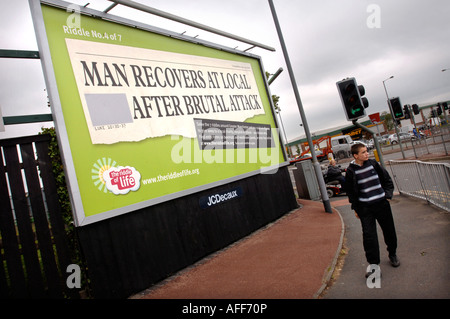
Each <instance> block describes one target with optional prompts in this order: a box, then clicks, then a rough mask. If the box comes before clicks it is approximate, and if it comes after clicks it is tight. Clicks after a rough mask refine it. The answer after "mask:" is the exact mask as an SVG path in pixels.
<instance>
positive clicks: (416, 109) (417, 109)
mask: <svg viewBox="0 0 450 319" xmlns="http://www.w3.org/2000/svg"><path fill="white" fill-rule="evenodd" d="M412 109H413V112H414V114H415V115H417V114H419V113H420V111H419V106H418V105H417V104H413V105H412Z"/></svg>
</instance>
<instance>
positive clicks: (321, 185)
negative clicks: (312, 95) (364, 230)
mask: <svg viewBox="0 0 450 319" xmlns="http://www.w3.org/2000/svg"><path fill="white" fill-rule="evenodd" d="M269 5H270V9H271V11H272V16H273V20H274V22H275V26H276V29H277V33H278V37H279V39H280V44H281V48H282V50H283V54H284V59H285V61H286V66H287V69H288V72H289V77H290V78H291V83H292V88H293V90H294V94H295V99H296V100H297V106H298V110H299V111H300V116H301V118H302V123H303V127H304V129H305V134H306V138H307V140H308V145H309V149H310V150H311V156H312V161H313V165H314V170H315V172H316V177H317V181H318V183H319V189H320V193H321V196H322V201H323V205H324V208H325V211H326V212H327V213H332V209H331V205H330V199H329V198H328V193H327V189H326V186H325V181H324V179H323V175H322V170H321V169H320V164H319V162H318V160H317V156H316V152H315V149H314V144H313V142H312V138H311V133H310V131H309V126H308V122H307V120H306V116H305V112H304V110H303V105H302V101H301V99H300V94H299V92H298V87H297V83H296V81H295V76H294V72H293V70H292V66H291V62H290V59H289V55H288V53H287V49H286V45H285V43H284V38H283V34H282V32H281V28H280V23H279V22H278V17H277V14H276V11H275V7H274V5H273V1H272V0H269Z"/></svg>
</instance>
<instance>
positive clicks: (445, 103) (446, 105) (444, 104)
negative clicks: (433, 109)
mask: <svg viewBox="0 0 450 319" xmlns="http://www.w3.org/2000/svg"><path fill="white" fill-rule="evenodd" d="M442 106H443V107H444V110H446V111H447V110H448V104H447V102H443V103H442Z"/></svg>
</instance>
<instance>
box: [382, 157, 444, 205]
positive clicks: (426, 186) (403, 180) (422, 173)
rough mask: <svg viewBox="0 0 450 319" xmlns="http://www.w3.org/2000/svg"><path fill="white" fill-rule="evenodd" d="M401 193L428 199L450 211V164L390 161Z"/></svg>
mask: <svg viewBox="0 0 450 319" xmlns="http://www.w3.org/2000/svg"><path fill="white" fill-rule="evenodd" d="M389 166H390V168H391V172H392V175H393V178H394V181H395V184H396V187H397V190H398V191H399V192H400V194H406V195H409V196H413V197H417V198H420V199H424V200H426V201H427V202H428V203H431V204H433V205H435V206H437V207H439V208H442V209H444V210H446V211H447V212H450V164H446V163H428V162H422V161H389Z"/></svg>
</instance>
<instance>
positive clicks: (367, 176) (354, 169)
mask: <svg viewBox="0 0 450 319" xmlns="http://www.w3.org/2000/svg"><path fill="white" fill-rule="evenodd" d="M351 152H352V155H353V158H354V160H353V161H352V162H351V163H350V165H349V166H348V168H347V172H346V175H345V181H346V183H345V184H346V185H345V188H346V191H347V195H348V200H349V202H350V203H351V208H352V209H354V210H355V212H356V214H357V217H358V218H359V219H360V221H361V226H362V232H363V246H364V251H365V254H366V259H367V262H368V263H369V264H370V265H379V264H380V249H379V244H378V236H377V225H376V221H378V224H379V225H380V227H381V230H382V231H383V237H384V242H385V243H386V245H387V251H388V253H389V261H390V263H391V265H392V266H393V267H398V266H399V265H400V262H399V260H398V258H397V235H396V232H395V225H394V219H393V217H392V211H391V205H390V204H389V202H388V199H391V198H392V196H393V193H394V184H393V183H392V179H391V177H390V176H389V173H388V172H387V171H386V170H385V169H384V168H383V167H382V166H381V165H380V164H378V162H377V161H375V160H372V159H369V153H368V151H367V147H366V146H365V145H364V144H360V143H357V144H354V145H352V147H351ZM371 269H372V270H373V269H375V268H371ZM370 274H371V273H370V272H368V273H366V278H367V277H368V276H370Z"/></svg>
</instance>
